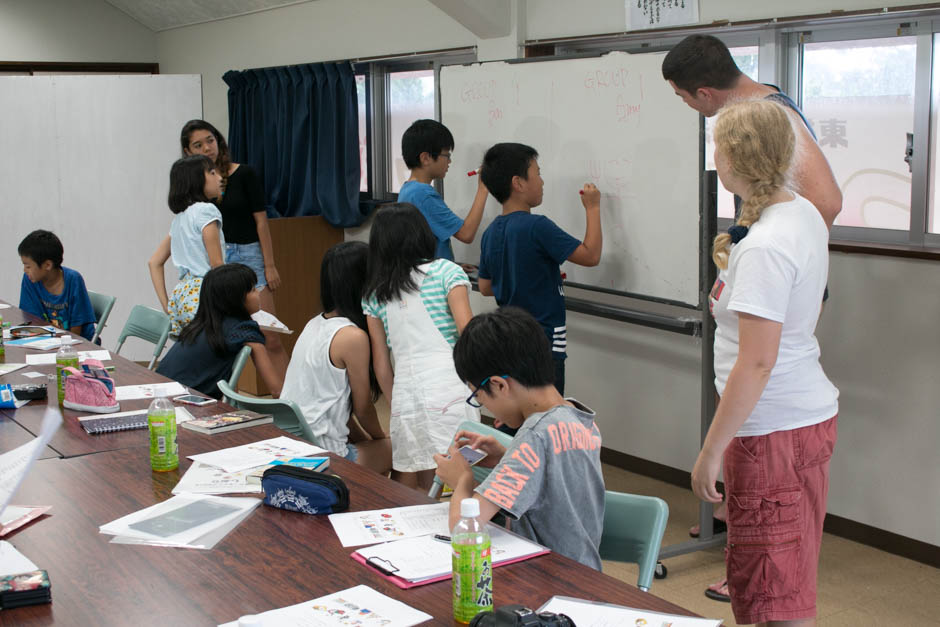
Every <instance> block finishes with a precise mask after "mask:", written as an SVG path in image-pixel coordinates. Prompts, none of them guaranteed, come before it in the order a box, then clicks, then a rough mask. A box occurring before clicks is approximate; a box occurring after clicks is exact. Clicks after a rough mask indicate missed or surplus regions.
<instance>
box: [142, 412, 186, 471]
mask: <svg viewBox="0 0 940 627" xmlns="http://www.w3.org/2000/svg"><path fill="white" fill-rule="evenodd" d="M147 428H148V429H149V431H150V468H152V469H153V470H156V471H158V472H167V471H170V470H176V469H177V468H179V465H180V456H179V450H178V449H177V448H176V409H175V408H174V407H173V403H171V402H170V401H169V399H167V398H166V397H165V396H159V397H157V398H155V399H153V402H151V403H150V408H149V409H147Z"/></svg>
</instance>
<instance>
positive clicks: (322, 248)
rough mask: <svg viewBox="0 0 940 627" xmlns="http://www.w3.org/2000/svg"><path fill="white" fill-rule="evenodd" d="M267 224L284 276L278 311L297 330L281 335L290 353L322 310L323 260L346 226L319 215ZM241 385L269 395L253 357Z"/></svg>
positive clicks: (276, 300) (276, 299) (277, 297)
mask: <svg viewBox="0 0 940 627" xmlns="http://www.w3.org/2000/svg"><path fill="white" fill-rule="evenodd" d="M268 224H269V225H270V229H271V243H272V244H273V247H274V261H275V263H276V264H277V271H278V272H279V273H280V275H281V287H280V289H278V290H277V291H276V292H274V305H275V307H276V308H277V311H276V312H275V313H276V314H277V317H278V318H280V320H281V321H282V322H283V323H284V324H286V325H287V326H288V328H290V329H293V331H294V333H293V334H291V335H282V336H280V337H281V342H283V344H284V349H285V350H286V351H287V354H288V355H290V354H291V351H292V349H293V348H294V344H295V343H296V342H297V336H298V335H300V332H301V331H303V328H304V326H305V325H306V324H307V322H308V321H309V320H310V319H311V318H313V317H314V316H315V315H317V314H318V313H320V310H321V306H320V262H321V261H322V260H323V255H324V254H326V251H327V250H328V249H329V248H330V247H331V246H333V245H334V244H338V243H340V242H342V241H343V229H340V228H337V227H335V226H332V225H330V224H329V223H328V222H327V221H326V220H324V219H323V218H322V217H320V216H305V217H302V218H275V219H271V220H268ZM238 388H239V390H241V391H243V392H247V393H249V394H254V395H257V396H264V395H266V394H269V392H268V390H267V388H266V387H265V385H264V382H263V381H262V380H261V377H260V376H258V373H257V371H256V370H255V367H254V364H253V363H252V361H251V360H250V359H249V360H248V363H247V364H245V370H244V372H242V376H241V379H239V381H238Z"/></svg>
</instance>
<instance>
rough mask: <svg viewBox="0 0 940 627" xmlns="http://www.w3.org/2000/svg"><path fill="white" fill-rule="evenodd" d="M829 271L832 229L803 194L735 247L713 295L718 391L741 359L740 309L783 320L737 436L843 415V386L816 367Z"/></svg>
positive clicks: (771, 211)
mask: <svg viewBox="0 0 940 627" xmlns="http://www.w3.org/2000/svg"><path fill="white" fill-rule="evenodd" d="M828 276H829V231H828V229H827V228H826V224H825V222H823V219H822V216H820V215H819V212H818V211H817V210H816V207H814V206H813V205H812V203H810V202H809V201H808V200H806V199H805V198H803V197H802V196H798V195H797V196H796V197H795V198H794V199H793V200H792V201H789V202H783V203H778V204H776V205H772V206H770V207H768V208H766V209H765V210H764V212H763V213H762V214H761V218H760V220H758V221H757V223H755V224H753V225H752V226H751V228H750V231H749V233H748V234H747V237H745V238H744V239H743V240H741V241H740V242H738V243H737V244H734V245H733V246H732V247H731V255H730V258H729V260H728V268H727V269H726V270H722V271H721V272H720V273H719V274H718V280H717V281H715V285H714V286H713V287H712V291H711V294H710V297H709V305H710V306H711V309H712V315H714V317H715V323H716V325H717V330H716V331H715V387H716V389H717V390H718V393H719V394H723V393H724V390H725V384H726V383H727V382H728V375H729V374H731V369H732V367H733V366H734V363H735V361H736V360H737V357H738V313H747V314H751V315H754V316H758V317H761V318H765V319H767V320H773V321H774V322H780V323H782V324H783V329H782V332H781V336H780V349H779V352H778V353H777V361H776V364H775V365H774V368H773V370H772V371H771V373H770V379H769V380H768V382H767V386H766V387H765V388H764V392H763V393H762V394H761V397H760V400H759V401H758V402H757V406H756V407H755V408H754V411H753V412H751V415H750V416H748V418H747V420H745V421H744V424H743V425H741V428H740V429H739V430H738V432H737V434H736V435H737V437H742V436H753V435H764V434H767V433H772V432H774V431H786V430H790V429H798V428H800V427H807V426H809V425H814V424H817V423H820V422H823V421H825V420H828V419H829V418H832V417H833V416H835V415H836V413H837V412H838V410H839V404H838V398H839V390H837V389H836V387H835V386H834V385H832V383H831V382H830V381H829V379H828V378H827V377H826V374H825V373H824V372H823V369H822V366H821V365H820V364H819V343H818V342H817V341H816V336H815V330H816V321H817V320H818V319H819V312H820V307H821V306H822V297H823V291H824V290H825V289H826V281H827V280H828Z"/></svg>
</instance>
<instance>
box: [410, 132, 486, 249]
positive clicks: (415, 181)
mask: <svg viewBox="0 0 940 627" xmlns="http://www.w3.org/2000/svg"><path fill="white" fill-rule="evenodd" d="M453 149H454V136H453V135H451V133H450V131H449V130H447V127H446V126H444V125H443V124H441V123H440V122H438V121H436V120H418V121H416V122H415V123H414V124H412V125H411V126H409V127H408V130H407V131H405V134H404V135H402V138H401V156H402V158H403V159H404V160H405V165H406V166H408V168H409V169H410V170H411V178H409V179H408V180H407V181H405V183H404V184H403V185H402V186H401V190H400V191H399V192H398V202H407V203H411V204H412V205H414V206H415V207H417V208H418V211H420V212H421V214H422V215H423V216H424V219H425V220H427V221H428V224H429V225H430V226H431V231H432V232H433V233H434V237H436V238H437V250H436V251H435V257H438V258H443V259H448V260H450V261H453V260H454V250H453V248H451V245H450V238H451V237H456V238H457V239H458V240H460V241H461V242H463V243H464V244H469V243H470V242H472V241H473V238H474V237H476V235H477V229H478V228H480V220H482V219H483V207H484V206H485V205H486V187H484V186H483V181H478V182H477V195H476V197H475V198H474V199H473V205H472V206H471V207H470V213H468V214H467V217H466V219H464V220H461V219H460V218H458V217H457V216H456V215H455V214H454V212H453V211H451V210H450V208H448V206H447V205H446V204H444V199H443V198H441V195H440V194H438V193H437V190H436V189H434V187H433V186H432V185H431V182H432V181H434V180H436V179H442V178H444V177H445V176H446V175H447V170H448V168H450V153H451V151H452V150H453Z"/></svg>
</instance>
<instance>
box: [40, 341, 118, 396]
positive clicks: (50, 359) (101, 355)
mask: <svg viewBox="0 0 940 627" xmlns="http://www.w3.org/2000/svg"><path fill="white" fill-rule="evenodd" d="M86 359H97V360H98V361H111V353H109V352H108V351H106V350H96V351H78V360H79V361H85V360H86ZM26 363H27V364H28V365H30V366H46V365H49V364H55V353H42V354H41V355H27V356H26ZM119 389H120V388H119ZM118 400H121V399H118Z"/></svg>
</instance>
